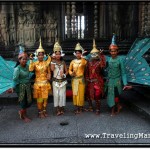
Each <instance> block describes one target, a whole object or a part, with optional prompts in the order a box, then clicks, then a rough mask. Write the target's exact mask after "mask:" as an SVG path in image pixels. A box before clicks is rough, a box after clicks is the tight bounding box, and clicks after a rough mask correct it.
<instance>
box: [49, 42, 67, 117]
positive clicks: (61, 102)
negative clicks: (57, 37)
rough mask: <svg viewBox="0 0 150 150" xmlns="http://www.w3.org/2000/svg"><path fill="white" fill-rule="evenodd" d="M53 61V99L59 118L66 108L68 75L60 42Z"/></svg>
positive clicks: (56, 46)
mask: <svg viewBox="0 0 150 150" xmlns="http://www.w3.org/2000/svg"><path fill="white" fill-rule="evenodd" d="M53 51H54V53H53V58H54V59H53V61H52V62H51V71H53V79H52V80H53V82H52V86H53V98H54V107H55V108H56V114H57V116H59V115H62V114H64V106H66V84H67V80H66V75H67V74H68V70H67V66H66V63H65V62H64V60H63V56H64V55H65V54H64V53H63V51H62V48H61V46H60V45H59V43H58V42H56V43H55V45H54V48H53Z"/></svg>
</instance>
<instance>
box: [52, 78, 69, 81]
mask: <svg viewBox="0 0 150 150" xmlns="http://www.w3.org/2000/svg"><path fill="white" fill-rule="evenodd" d="M65 80H66V79H56V78H53V81H55V82H63V81H65Z"/></svg>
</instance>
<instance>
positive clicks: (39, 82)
mask: <svg viewBox="0 0 150 150" xmlns="http://www.w3.org/2000/svg"><path fill="white" fill-rule="evenodd" d="M35 83H37V84H43V83H48V81H47V80H45V81H36V82H35Z"/></svg>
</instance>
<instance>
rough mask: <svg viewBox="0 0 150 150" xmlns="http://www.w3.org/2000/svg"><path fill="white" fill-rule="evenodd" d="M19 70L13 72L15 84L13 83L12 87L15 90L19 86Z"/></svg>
mask: <svg viewBox="0 0 150 150" xmlns="http://www.w3.org/2000/svg"><path fill="white" fill-rule="evenodd" d="M19 73H20V72H19V68H18V67H16V68H15V69H14V72H13V83H12V87H13V88H14V87H15V86H16V85H17V84H18V80H19Z"/></svg>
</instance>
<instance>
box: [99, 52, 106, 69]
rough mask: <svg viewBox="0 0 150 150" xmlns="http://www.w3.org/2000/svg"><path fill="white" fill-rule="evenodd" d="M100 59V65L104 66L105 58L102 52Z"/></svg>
mask: <svg viewBox="0 0 150 150" xmlns="http://www.w3.org/2000/svg"><path fill="white" fill-rule="evenodd" d="M100 61H101V63H100V66H101V67H102V68H104V67H106V58H105V55H103V54H101V55H100Z"/></svg>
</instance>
